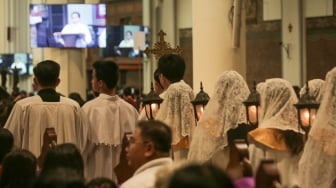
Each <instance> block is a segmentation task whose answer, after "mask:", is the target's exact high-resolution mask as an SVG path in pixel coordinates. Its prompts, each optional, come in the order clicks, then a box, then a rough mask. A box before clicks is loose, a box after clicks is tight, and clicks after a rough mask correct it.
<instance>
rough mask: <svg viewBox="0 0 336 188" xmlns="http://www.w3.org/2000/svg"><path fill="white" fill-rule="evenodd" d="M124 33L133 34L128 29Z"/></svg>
mask: <svg viewBox="0 0 336 188" xmlns="http://www.w3.org/2000/svg"><path fill="white" fill-rule="evenodd" d="M125 33H129V34H130V35H132V36H133V32H132V31H130V30H127V31H126V32H125Z"/></svg>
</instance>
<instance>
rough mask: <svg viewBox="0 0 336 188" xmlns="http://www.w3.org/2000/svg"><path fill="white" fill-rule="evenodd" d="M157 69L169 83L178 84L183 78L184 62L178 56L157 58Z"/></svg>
mask: <svg viewBox="0 0 336 188" xmlns="http://www.w3.org/2000/svg"><path fill="white" fill-rule="evenodd" d="M158 69H159V71H160V73H162V74H163V75H164V76H165V77H166V78H167V79H168V80H169V81H170V82H172V83H174V82H179V81H180V80H182V78H183V76H184V71H185V62H184V59H183V58H182V57H181V56H179V55H176V54H165V55H163V56H161V57H160V58H159V61H158Z"/></svg>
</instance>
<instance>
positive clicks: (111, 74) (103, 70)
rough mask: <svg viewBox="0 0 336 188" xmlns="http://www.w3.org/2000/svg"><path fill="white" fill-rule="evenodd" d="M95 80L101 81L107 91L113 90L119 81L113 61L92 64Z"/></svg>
mask: <svg viewBox="0 0 336 188" xmlns="http://www.w3.org/2000/svg"><path fill="white" fill-rule="evenodd" d="M93 68H94V70H95V71H96V77H97V80H102V81H103V82H104V83H105V84H106V86H107V87H108V88H109V89H112V88H115V87H116V86H117V83H118V80H119V68H118V65H117V64H116V63H115V62H114V61H110V60H98V61H96V62H95V63H94V64H93Z"/></svg>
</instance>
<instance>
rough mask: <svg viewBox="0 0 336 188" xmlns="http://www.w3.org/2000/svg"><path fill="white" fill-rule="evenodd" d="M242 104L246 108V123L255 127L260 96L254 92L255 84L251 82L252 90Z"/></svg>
mask: <svg viewBox="0 0 336 188" xmlns="http://www.w3.org/2000/svg"><path fill="white" fill-rule="evenodd" d="M243 103H244V105H245V107H246V118H247V123H248V124H249V125H253V126H256V127H257V126H258V116H259V107H260V94H259V93H258V92H257V90H256V82H253V90H252V91H251V93H250V95H249V96H248V98H247V99H246V100H245V101H244V102H243Z"/></svg>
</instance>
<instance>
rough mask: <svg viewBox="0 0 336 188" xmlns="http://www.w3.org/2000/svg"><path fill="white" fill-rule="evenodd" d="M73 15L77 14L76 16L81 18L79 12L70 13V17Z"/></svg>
mask: <svg viewBox="0 0 336 188" xmlns="http://www.w3.org/2000/svg"><path fill="white" fill-rule="evenodd" d="M74 14H77V16H78V17H79V18H80V17H81V15H80V13H79V12H72V13H71V16H72V15H74Z"/></svg>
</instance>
